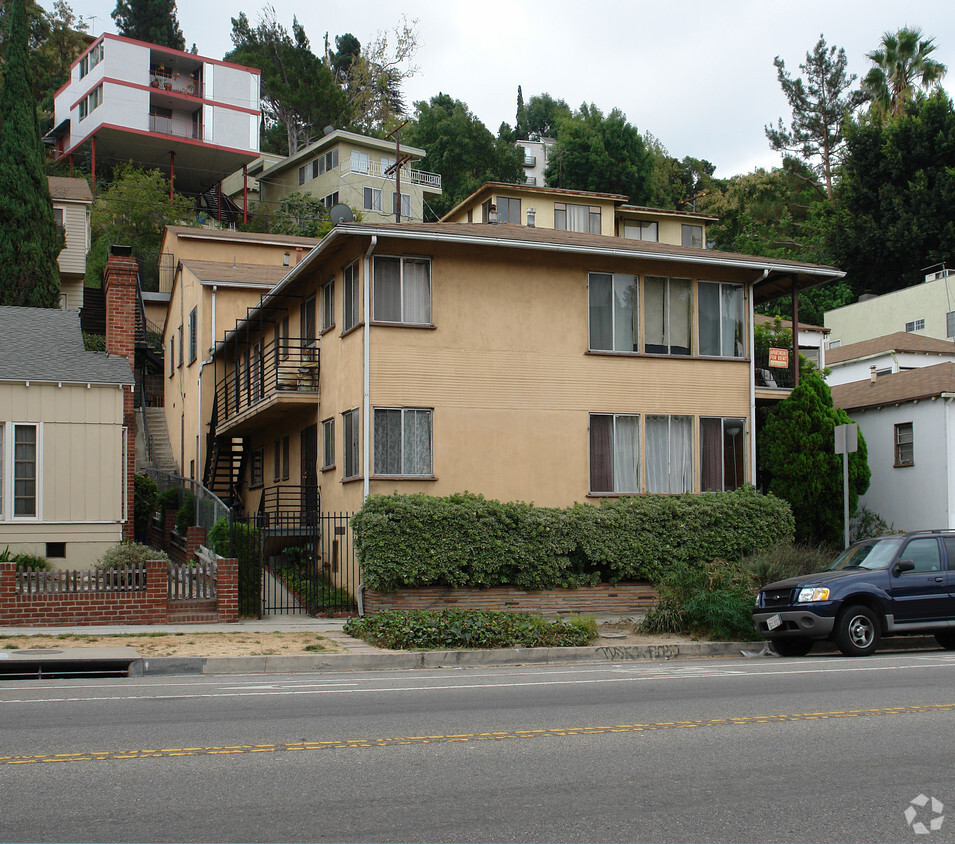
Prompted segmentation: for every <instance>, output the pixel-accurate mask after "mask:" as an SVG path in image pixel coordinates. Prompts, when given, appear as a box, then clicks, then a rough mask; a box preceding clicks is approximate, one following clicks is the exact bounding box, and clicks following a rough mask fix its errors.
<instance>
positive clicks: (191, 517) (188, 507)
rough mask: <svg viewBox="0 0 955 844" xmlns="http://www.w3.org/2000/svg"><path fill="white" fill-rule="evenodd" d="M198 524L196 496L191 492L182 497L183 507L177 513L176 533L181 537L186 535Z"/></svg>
mask: <svg viewBox="0 0 955 844" xmlns="http://www.w3.org/2000/svg"><path fill="white" fill-rule="evenodd" d="M195 523H196V496H195V495H193V494H192V493H191V492H187V493H185V495H183V496H182V506H181V507H180V508H179V512H177V513H176V533H178V534H179V535H180V536H185V535H186V530H188V529H189V528H190V527H191V526H192V525H194V524H195Z"/></svg>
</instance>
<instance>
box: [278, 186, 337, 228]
mask: <svg viewBox="0 0 955 844" xmlns="http://www.w3.org/2000/svg"><path fill="white" fill-rule="evenodd" d="M268 230H269V231H270V232H272V233H273V234H294V235H299V236H300V237H324V236H325V235H326V234H328V233H329V232H330V231H331V230H332V222H331V220H330V219H329V217H328V208H326V207H325V203H324V202H323V201H322V200H321V199H319V198H317V197H314V196H310V195H309V194H307V193H290V194H287V195H285V196H283V197H282V199H281V201H280V202H279V208H278V211H276V212H275V213H274V214H272V215H271V216H270V217H269V218H268Z"/></svg>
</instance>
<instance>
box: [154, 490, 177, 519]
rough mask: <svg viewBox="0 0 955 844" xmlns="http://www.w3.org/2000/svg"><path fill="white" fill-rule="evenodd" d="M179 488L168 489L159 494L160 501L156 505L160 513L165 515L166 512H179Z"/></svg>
mask: <svg viewBox="0 0 955 844" xmlns="http://www.w3.org/2000/svg"><path fill="white" fill-rule="evenodd" d="M179 492H180V490H179V488H178V487H173V488H172V489H167V490H165V491H164V492H161V493H159V500H158V502H157V503H156V509H158V510H159V512H160V513H165V512H166V510H178V509H179Z"/></svg>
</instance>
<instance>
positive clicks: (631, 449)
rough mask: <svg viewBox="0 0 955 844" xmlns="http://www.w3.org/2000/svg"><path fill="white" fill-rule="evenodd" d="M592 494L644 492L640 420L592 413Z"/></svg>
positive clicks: (612, 414)
mask: <svg viewBox="0 0 955 844" xmlns="http://www.w3.org/2000/svg"><path fill="white" fill-rule="evenodd" d="M590 491H591V493H617V494H623V495H626V494H633V493H637V492H640V417H639V416H631V415H624V414H614V413H591V414H590Z"/></svg>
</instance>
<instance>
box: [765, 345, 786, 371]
mask: <svg viewBox="0 0 955 844" xmlns="http://www.w3.org/2000/svg"><path fill="white" fill-rule="evenodd" d="M769 365H770V366H775V367H777V368H778V369H789V349H770V350H769Z"/></svg>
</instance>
